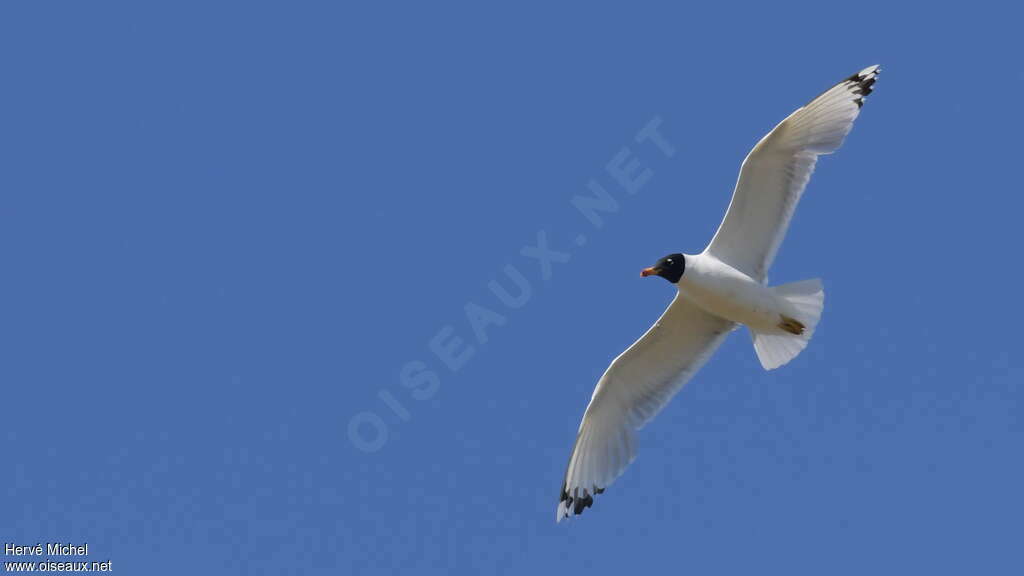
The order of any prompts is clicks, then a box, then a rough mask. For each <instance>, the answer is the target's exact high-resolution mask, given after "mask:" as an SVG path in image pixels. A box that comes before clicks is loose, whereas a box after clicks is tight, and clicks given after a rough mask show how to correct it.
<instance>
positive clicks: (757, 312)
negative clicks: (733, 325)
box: [679, 278, 779, 328]
mask: <svg viewBox="0 0 1024 576" xmlns="http://www.w3.org/2000/svg"><path fill="white" fill-rule="evenodd" d="M679 291H680V292H682V293H683V296H684V297H686V298H688V299H690V300H691V301H692V302H693V303H694V304H696V305H698V306H700V307H701V308H703V309H704V310H706V311H708V312H710V313H711V314H714V315H715V316H720V317H722V318H725V319H726V320H731V321H733V322H739V323H740V324H746V325H747V326H750V327H753V328H759V327H769V326H772V327H773V326H775V325H776V324H778V322H779V313H778V307H777V306H776V302H775V297H774V294H772V292H771V290H770V289H768V288H767V287H766V286H763V285H761V284H758V283H754V282H750V281H743V280H734V279H731V278H716V279H714V281H711V282H687V283H680V285H679Z"/></svg>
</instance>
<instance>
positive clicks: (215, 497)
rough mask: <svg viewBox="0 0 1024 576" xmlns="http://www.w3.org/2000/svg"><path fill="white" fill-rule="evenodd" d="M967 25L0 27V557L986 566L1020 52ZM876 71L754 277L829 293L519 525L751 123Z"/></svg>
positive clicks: (721, 12)
mask: <svg viewBox="0 0 1024 576" xmlns="http://www.w3.org/2000/svg"><path fill="white" fill-rule="evenodd" d="M994 6H995V5H993V6H988V5H986V4H985V3H973V4H972V5H971V6H970V9H969V11H962V10H955V9H953V8H951V7H949V6H942V5H931V6H929V7H928V9H927V10H926V11H924V10H922V9H919V8H909V7H903V6H901V5H899V4H897V3H891V2H889V3H871V2H862V3H855V4H851V3H838V4H832V5H828V4H821V3H806V4H789V5H783V4H779V3H771V4H770V5H765V6H764V7H761V8H752V7H750V6H746V5H743V4H730V3H704V4H701V5H688V6H685V7H684V6H682V5H677V6H673V5H667V4H659V5H645V6H643V7H640V6H636V5H632V4H625V3H623V4H617V5H606V6H601V7H595V6H592V5H589V4H583V3H580V4H577V5H573V6H560V7H555V6H548V5H540V4H537V5H531V6H526V5H516V6H504V7H494V6H489V7H482V6H478V5H472V4H461V5H446V6H443V7H442V6H434V5H432V6H429V7H428V6H420V5H417V6H411V7H410V6H404V7H401V6H395V5H390V6H383V5H380V6H374V7H371V6H363V7H354V6H343V5H341V4H340V3H305V4H301V5H294V4H285V3H278V4H266V3H218V4H210V3H173V4H165V5H163V6H157V5H152V4H145V5H144V4H139V3H115V2H108V3H100V4H97V3H66V4H47V5H43V4H38V3H21V4H5V5H4V7H3V9H2V15H0V50H2V53H3V54H5V57H4V59H3V61H2V71H3V79H4V90H3V96H2V99H0V101H2V102H3V108H4V111H5V114H4V115H3V116H4V119H3V122H2V128H0V134H2V136H0V146H2V150H0V153H2V157H3V170H2V174H3V193H2V195H0V246H2V249H0V258H2V268H3V271H4V274H3V277H4V280H3V282H2V283H0V302H2V307H3V310H2V318H3V321H2V322H0V349H2V350H3V361H2V362H0V377H2V382H3V400H2V401H0V406H2V410H3V416H2V417H0V440H2V441H3V446H4V449H3V452H2V453H3V462H4V466H5V468H6V470H7V472H6V478H7V480H6V482H4V485H3V490H0V511H2V513H0V539H2V540H3V541H4V542H14V543H18V544H35V543H36V542H43V543H45V542H50V541H70V542H87V543H89V545H90V559H91V560H100V561H103V560H107V559H110V560H112V561H113V567H114V569H115V571H117V572H120V573H122V574H180V573H183V572H189V573H207V572H208V573H213V572H216V573H222V574H259V573H284V574H309V573H331V574H350V573H351V574H377V573H379V574H393V573H396V571H398V570H399V569H403V570H407V571H408V572H409V573H417V574H419V573H426V574H430V573H437V574H451V573H457V574H480V573H495V572H500V573H527V572H529V571H532V572H540V573H549V572H551V573H553V572H555V571H558V572H560V573H569V574H576V573H599V572H600V573H605V572H608V573H615V572H620V573H622V572H624V571H628V573H643V572H646V571H650V572H654V571H666V572H678V571H680V570H686V571H689V572H692V573H711V574H749V573H751V572H755V571H757V572H783V573H788V574H821V573H830V574H863V573H865V572H869V571H870V572H882V573H906V572H913V573H931V574H963V573H986V574H1001V573H1013V572H1014V571H1015V570H1019V567H1020V553H1019V548H1017V546H1018V545H1019V540H1020V518H1021V516H1022V513H1024V499H1022V497H1021V493H1020V489H1019V487H1020V486H1021V485H1024V466H1022V464H1021V459H1020V455H1021V446H1022V440H1024V427H1022V419H1024V412H1022V410H1024V391H1022V390H1021V387H1020V385H1021V382H1022V377H1024V366H1022V364H1021V361H1020V359H1019V356H1018V344H1019V342H1020V335H1021V333H1020V330H1021V320H1022V317H1021V316H1022V314H1021V307H1020V305H1019V292H1020V285H1021V280H1022V276H1021V274H1020V272H1019V271H1018V270H1017V267H1016V264H1017V263H1018V262H1019V259H1020V258H1019V254H1018V251H1019V248H1020V234H1021V232H1020V225H1019V218H1020V212H1021V209H1022V208H1024V204H1022V201H1021V199H1020V194H1019V188H1020V186H1019V183H1018V182H1019V178H1018V170H1017V168H1018V167H1019V163H1020V159H1019V154H1020V150H1021V145H1020V136H1019V132H1020V128H1021V126H1022V120H1024V116H1022V112H1021V106H1020V96H1021V93H1022V91H1024V72H1022V71H1021V67H1020V64H1019V55H1020V54H1021V48H1022V46H1021V40H1020V34H1019V29H1018V28H1019V26H1017V23H1018V22H1019V21H1020V19H1021V13H1020V12H1019V11H1017V10H1018V9H1013V8H1007V7H1005V6H1003V5H999V6H1000V7H999V8H996V7H994ZM875 63H881V64H882V65H883V68H884V72H883V74H882V76H881V78H880V80H879V83H878V85H877V90H876V92H875V93H874V94H873V95H872V96H871V97H870V98H869V99H868V102H867V104H866V106H865V108H864V111H863V114H862V115H861V117H860V119H859V120H858V122H857V124H856V126H855V128H854V130H853V133H852V134H851V136H850V138H849V139H848V140H847V142H846V145H845V146H844V148H843V149H842V150H840V152H839V153H838V154H836V155H834V156H831V157H827V158H824V159H823V160H822V161H821V162H820V163H819V165H818V171H817V173H816V175H815V176H814V178H813V179H812V181H811V184H810V187H809V189H808V192H807V194H806V196H805V197H804V200H803V202H802V203H801V206H800V208H799V210H798V212H797V215H796V218H795V220H794V223H793V226H792V227H791V229H790V233H789V236H788V238H787V241H786V242H785V244H784V245H783V247H782V250H781V253H780V257H779V259H778V260H777V262H776V265H775V267H774V268H773V270H772V274H771V276H772V280H773V282H777V283H781V282H789V281H795V280H800V279H803V278H810V277H818V276H820V277H822V278H823V279H824V281H825V286H826V291H827V294H828V299H827V302H826V308H825V313H824V316H823V320H822V323H821V325H820V326H819V329H818V332H817V334H816V335H815V338H814V340H813V342H812V343H811V345H810V347H809V348H808V350H807V351H805V352H804V353H803V354H802V355H801V356H800V357H799V358H798V359H796V360H795V361H794V362H792V363H791V364H790V365H788V366H786V367H784V368H783V369H780V370H777V371H773V372H770V373H769V372H764V371H763V370H762V369H761V368H760V366H759V364H758V362H757V359H756V357H755V355H754V352H753V349H752V346H751V344H750V341H749V338H748V337H747V335H746V333H745V332H740V333H736V334H734V335H732V336H731V337H730V339H729V340H728V341H727V342H726V344H725V345H724V346H723V347H722V348H721V349H720V351H719V352H718V354H717V355H716V356H715V357H714V359H713V360H712V361H711V362H710V363H709V364H708V365H707V366H706V367H705V368H704V369H703V370H702V371H701V372H700V373H699V374H698V376H697V377H696V378H695V379H694V380H693V381H692V382H691V383H690V384H689V385H688V386H687V387H686V388H685V389H684V390H683V391H682V392H681V393H680V394H679V395H678V396H677V397H676V399H675V400H674V401H673V403H672V404H671V405H670V406H669V407H668V408H667V409H666V410H665V411H664V412H663V413H662V414H661V415H660V417H659V418H658V419H657V420H656V421H655V422H653V423H652V424H651V425H650V426H648V427H647V428H646V429H644V430H643V431H642V432H641V434H640V456H639V458H638V459H637V461H636V462H635V463H634V464H633V466H632V467H631V468H630V469H629V470H628V471H627V472H626V474H625V475H624V476H623V477H622V478H621V479H620V480H619V481H618V482H617V483H616V484H615V485H614V486H613V487H611V488H610V489H609V490H608V491H607V493H606V494H604V495H603V496H602V497H601V498H599V499H598V500H597V502H596V504H595V506H594V508H593V509H591V510H588V511H587V513H586V514H585V515H584V516H583V517H582V518H580V519H578V520H576V521H573V522H570V523H568V524H566V523H562V524H560V525H556V524H555V522H554V512H555V505H556V501H557V493H558V488H559V485H560V482H561V476H562V473H563V471H564V466H565V463H566V459H567V458H568V455H569V450H570V447H571V445H572V442H573V437H574V433H575V430H576V427H577V426H578V424H579V419H580V416H581V414H582V412H583V409H584V407H585V405H586V401H587V400H588V398H589V395H590V393H591V391H592V389H593V386H594V383H595V382H596V380H597V378H598V377H599V376H600V374H601V373H602V371H603V370H604V368H605V367H606V366H607V363H608V362H609V361H610V360H611V359H612V358H613V357H614V356H615V355H617V354H618V353H619V352H620V351H621V350H622V349H623V348H624V347H625V346H627V345H628V344H629V343H630V342H632V341H633V340H634V339H635V338H636V337H637V336H639V335H640V334H641V333H642V332H643V331H644V330H645V329H646V328H647V327H648V326H649V325H650V324H651V322H652V321H653V320H654V319H655V318H656V317H657V316H658V314H659V313H660V312H661V310H662V309H663V308H664V306H665V305H666V304H667V303H668V301H669V300H670V299H671V297H672V288H671V287H670V286H668V285H667V284H665V283H664V282H661V281H653V280H641V279H640V278H638V271H639V269H640V268H642V267H644V266H648V265H650V264H651V263H653V262H654V261H655V260H656V259H657V258H659V257H660V256H663V255H664V254H666V253H669V252H675V251H682V252H690V253H694V252H698V251H700V250H701V249H703V247H704V245H705V244H706V242H707V241H708V239H709V238H710V237H711V234H712V233H713V232H714V230H715V228H716V227H717V225H718V222H719V220H720V218H721V216H722V214H723V212H724V210H725V207H726V205H727V203H728V201H729V196H730V193H731V190H732V185H733V183H734V180H735V177H736V172H737V169H738V167H739V163H740V161H741V160H742V159H743V157H744V155H745V154H746V153H747V151H748V150H749V149H750V147H751V146H752V145H753V144H754V143H755V142H756V141H757V139H759V138H760V137H761V136H762V135H763V134H764V133H765V132H766V131H767V130H769V129H770V128H771V127H772V126H773V125H774V124H775V123H776V122H778V121H779V120H781V119H782V118H784V117H785V116H786V115H787V114H788V113H789V112H791V111H792V110H793V109H795V108H796V107H798V106H800V105H801V104H803V103H804V102H805V101H807V100H809V99H810V98H811V97H813V96H814V95H816V94H818V93H819V92H821V91H822V90H824V89H826V88H828V87H829V86H830V85H831V84H833V83H835V82H837V81H838V80H840V79H842V78H844V77H846V76H848V75H850V74H851V73H853V72H855V71H857V70H859V69H861V68H863V67H865V66H867V65H870V64H875ZM652 121H659V122H660V124H659V129H660V130H661V132H662V133H663V134H664V136H665V138H666V139H667V140H668V141H669V142H670V143H671V145H672V146H673V147H674V148H675V151H676V153H675V154H674V155H673V156H672V157H667V156H666V155H664V154H663V153H662V152H661V151H660V150H659V149H658V148H657V147H655V146H653V145H652V144H651V143H650V142H646V143H638V142H637V141H636V139H635V136H636V134H637V132H638V131H639V130H641V129H642V128H643V127H644V126H645V125H647V124H648V123H649V122H652ZM624 149H626V150H627V151H626V152H625V154H628V157H629V158H631V159H635V160H636V161H638V162H640V163H641V165H642V166H643V167H644V169H646V170H650V173H651V178H650V180H649V181H648V182H647V183H646V184H645V185H644V187H643V188H642V189H641V190H640V191H638V192H637V193H636V194H632V195H630V194H627V193H625V191H624V190H623V189H622V187H621V186H619V185H618V184H617V183H616V182H615V180H614V179H613V178H612V177H611V176H610V175H609V174H608V172H607V170H606V166H607V165H608V164H609V162H611V161H612V159H613V158H615V157H616V155H618V154H620V153H623V150H624ZM590 181H595V182H597V183H599V184H600V185H601V186H604V187H605V188H606V189H607V190H608V191H609V193H610V194H612V195H613V196H614V197H615V198H616V200H617V203H618V209H617V210H616V211H614V212H612V213H608V214H606V215H605V218H604V221H603V222H602V225H601V227H600V228H595V227H594V226H593V224H592V223H591V222H588V221H587V220H586V219H585V218H583V217H582V216H581V214H580V213H579V211H577V210H576V209H575V208H574V207H573V204H572V199H573V197H574V196H580V195H585V194H588V193H589V192H588V188H587V186H588V183H589V182H590ZM541 233H542V234H543V236H544V239H545V240H546V241H547V243H548V245H549V247H550V249H553V250H556V251H559V252H563V253H565V254H566V255H567V256H566V258H567V261H559V262H554V263H551V264H550V269H548V270H547V273H549V276H548V277H547V278H545V270H544V269H543V268H542V267H541V266H540V265H539V264H538V261H537V260H536V259H535V258H532V257H530V256H529V253H530V251H529V249H527V255H524V254H523V253H522V250H523V249H524V247H527V248H528V247H530V246H535V245H536V244H537V240H538V234H541ZM581 234H582V235H583V236H585V243H583V245H582V246H581V245H579V244H578V243H577V238H578V236H579V235H581ZM562 259H563V260H565V258H562ZM508 266H512V267H514V269H515V270H516V271H517V272H518V273H520V274H522V277H523V278H524V279H525V280H526V281H527V282H528V283H529V286H530V292H529V295H528V296H527V297H524V298H522V299H521V301H516V302H513V304H514V306H509V305H507V304H506V303H502V302H501V301H500V300H499V299H498V298H497V297H496V296H495V295H494V293H493V292H492V291H491V290H490V289H489V288H488V283H489V282H491V281H494V280H498V281H501V282H503V283H504V285H506V286H508V287H511V286H512V284H511V283H510V282H509V281H508V280H507V277H506V272H505V270H506V267H508ZM467 306H469V310H470V312H471V313H473V314H475V315H476V317H477V318H478V319H479V318H486V319H487V321H488V326H487V328H486V330H484V331H482V332H480V333H477V332H474V330H473V327H472V324H471V322H470V321H469V320H468V319H467V312H466V309H467ZM439 334H440V336H439ZM435 339H439V340H438V341H439V342H442V345H445V346H456V349H457V351H458V353H459V355H460V357H459V361H457V362H448V363H446V362H444V361H443V360H442V359H441V357H440V356H439V355H438V354H437V353H436V352H435V351H433V350H432V344H431V342H432V341H434V340H435ZM453 339H459V341H461V345H458V344H456V343H453V342H454V340H453ZM482 340H486V341H482ZM437 346H438V344H434V347H437ZM470 348H471V349H472V351H471V352H470V351H469V350H470ZM403 374H404V379H403ZM360 414H362V415H361V416H357V415H360ZM353 418H356V419H357V421H356V423H357V424H358V426H356V429H355V433H356V434H357V436H356V441H353V440H352V436H351V434H350V432H351V431H350V425H351V424H352V422H353ZM385 435H386V436H385ZM4 560H10V558H8V557H5V558H4Z"/></svg>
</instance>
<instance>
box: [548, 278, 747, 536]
mask: <svg viewBox="0 0 1024 576" xmlns="http://www.w3.org/2000/svg"><path fill="white" fill-rule="evenodd" d="M734 326H735V324H733V323H732V322H730V321H728V320H724V319H722V318H719V317H718V316H713V315H711V314H708V313H707V312H704V311H703V310H701V309H700V308H698V307H697V306H696V305H695V304H692V303H690V302H688V301H687V300H685V299H683V298H682V297H681V296H679V295H678V294H677V295H676V298H675V300H673V301H672V304H671V305H669V307H668V309H667V310H665V313H664V314H662V315H661V318H659V319H658V321H657V322H656V323H655V324H654V326H651V328H650V329H649V330H647V332H646V333H645V334H644V335H643V336H642V337H641V338H640V339H639V340H637V341H636V342H635V343H633V345H632V346H630V347H629V348H628V349H626V351H625V352H623V353H622V354H620V355H619V357H618V358H616V359H615V360H613V361H612V363H611V365H610V366H609V367H608V369H607V370H606V371H605V373H604V375H603V376H601V379H600V380H599V381H598V383H597V387H596V388H595V389H594V395H593V396H592V397H591V399H590V404H589V405H588V406H587V411H586V412H585V413H584V414H583V422H581V423H580V428H579V432H578V433H577V435H576V445H575V446H574V447H573V451H572V456H570V458H569V466H568V468H567V469H566V471H565V481H564V483H563V484H562V491H561V494H560V497H559V502H558V515H557V517H556V519H557V520H558V521H561V520H562V518H565V517H567V516H569V515H573V514H580V513H582V512H583V509H584V508H586V507H587V506H590V505H591V504H592V503H593V495H594V494H600V493H601V492H603V491H604V489H605V488H606V487H607V486H608V485H609V484H611V483H612V482H613V481H614V480H615V479H616V478H618V477H619V475H621V474H622V472H623V470H625V469H626V466H627V465H629V463H630V462H632V461H633V458H634V457H635V456H636V442H635V439H634V438H633V431H634V430H636V429H639V428H641V427H642V426H643V425H644V424H646V423H647V422H649V421H650V420H651V419H652V418H654V416H655V415H657V413H658V412H659V411H660V410H661V409H662V408H663V407H664V406H665V405H666V404H668V401H669V400H671V399H672V396H673V395H675V393H676V392H678V391H679V389H680V388H682V387H683V385H684V384H686V382H687V381H688V380H689V379H690V378H691V377H692V376H693V375H694V374H695V373H696V372H697V370H699V369H700V367H701V366H703V365H704V363H705V362H706V361H707V360H708V358H710V357H711V354H712V353H714V351H715V350H716V349H717V348H718V346H719V345H720V344H721V343H722V341H723V340H724V339H725V337H726V336H727V335H728V334H729V332H730V331H731V330H732V329H733V327H734Z"/></svg>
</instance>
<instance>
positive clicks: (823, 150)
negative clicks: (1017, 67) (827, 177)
mask: <svg viewBox="0 0 1024 576" xmlns="http://www.w3.org/2000/svg"><path fill="white" fill-rule="evenodd" d="M879 72H881V68H879V67H878V66H869V67H868V68H865V69H863V70H861V71H860V72H858V73H856V74H854V75H853V76H850V77H849V78H847V79H846V80H843V81H842V82H840V83H838V84H836V85H835V86H833V87H832V88H830V89H829V90H826V91H825V93H824V94H822V95H821V96H818V97H817V98H815V99H814V100H812V101H811V102H810V103H808V104H807V105H806V106H804V107H802V108H800V109H799V110H797V111H796V112H793V113H792V114H790V115H789V117H788V118H786V119H785V120H783V121H782V122H781V123H779V125H778V126H776V127H775V129H774V130H772V131H771V132H769V133H768V135H767V136H765V137H764V138H762V139H761V141H760V142H758V143H757V145H756V146H754V149H753V150H751V151H750V154H748V155H747V158H746V159H745V160H744V161H743V165H742V166H741V167H740V177H739V180H738V181H737V182H736V189H735V191H733V193H732V202H730V203H729V210H728V211H727V212H726V214H725V219H724V220H722V224H721V226H719V228H718V232H716V233H715V237H714V238H713V239H712V240H711V244H709V245H708V248H707V251H708V252H710V253H711V254H713V255H714V256H715V257H716V258H718V259H719V260H721V261H723V262H725V263H727V264H729V265H730V266H733V267H734V268H738V269H740V270H742V271H743V272H745V273H746V274H748V275H749V276H750V277H751V278H755V279H757V280H759V281H764V279H765V276H766V275H767V274H768V268H770V267H771V265H772V261H773V260H774V259H775V254H776V252H778V250H779V245H780V244H782V239H783V238H784V237H785V235H786V229H787V228H789V221H790V219H791V218H792V216H793V211H794V210H796V205H797V203H798V202H799V201H800V196H801V195H802V194H803V192H804V188H806V187H807V181H808V180H810V178H811V173H812V172H814V165H815V163H816V162H817V161H818V156H820V155H822V154H831V153H832V152H835V151H836V150H838V149H839V147H840V146H842V144H843V140H844V139H845V138H846V135H847V134H848V133H849V132H850V129H851V128H853V121H854V120H856V119H857V115H858V114H860V108H861V106H862V105H863V104H864V97H865V96H867V95H868V94H870V93H871V87H872V86H873V85H874V83H875V79H876V78H878V74H879Z"/></svg>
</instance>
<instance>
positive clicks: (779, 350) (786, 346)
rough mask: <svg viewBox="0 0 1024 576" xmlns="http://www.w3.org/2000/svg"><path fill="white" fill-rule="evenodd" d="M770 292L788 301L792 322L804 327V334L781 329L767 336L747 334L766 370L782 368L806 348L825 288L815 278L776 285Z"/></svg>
mask: <svg viewBox="0 0 1024 576" xmlns="http://www.w3.org/2000/svg"><path fill="white" fill-rule="evenodd" d="M772 290H774V291H775V293H776V294H778V295H779V296H782V297H783V298H785V299H786V301H787V302H789V304H790V306H792V308H793V311H794V312H795V314H796V317H795V318H794V320H796V321H797V323H798V324H802V325H803V331H802V332H801V333H799V334H790V333H789V332H786V331H784V330H783V329H781V328H780V329H779V331H778V332H770V333H769V332H757V331H754V330H751V331H750V336H751V338H753V340H754V350H755V351H757V358H758V360H760V361H761V366H763V367H764V369H765V370H773V369H775V368H778V367H779V366H782V365H783V364H785V363H787V362H789V361H790V360H792V359H793V358H796V356H797V354H799V353H800V352H801V351H802V350H803V349H804V348H806V347H807V343H808V342H810V341H811V336H813V335H814V328H815V327H817V326H818V319H820V318H821V310H822V308H824V307H825V289H824V288H822V287H821V280H820V279H818V278H815V279H813V280H802V281H800V282H793V283H792V284H783V285H781V286H775V287H774V288H772Z"/></svg>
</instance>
